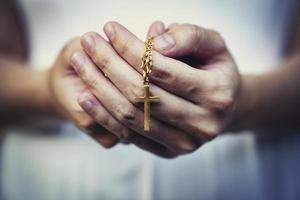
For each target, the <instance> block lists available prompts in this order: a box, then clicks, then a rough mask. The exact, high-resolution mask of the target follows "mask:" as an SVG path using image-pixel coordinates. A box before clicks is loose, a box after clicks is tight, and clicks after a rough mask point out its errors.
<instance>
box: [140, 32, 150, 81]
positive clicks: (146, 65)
mask: <svg viewBox="0 0 300 200" xmlns="http://www.w3.org/2000/svg"><path fill="white" fill-rule="evenodd" d="M152 49H153V37H150V38H148V39H147V40H146V42H145V52H144V55H143V58H142V65H141V68H142V69H143V79H144V85H148V84H149V74H150V73H151V70H152Z"/></svg>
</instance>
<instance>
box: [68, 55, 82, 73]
mask: <svg viewBox="0 0 300 200" xmlns="http://www.w3.org/2000/svg"><path fill="white" fill-rule="evenodd" d="M84 59H85V57H84V56H83V54H82V53H81V52H76V53H74V54H73V55H72V57H71V64H72V66H73V67H74V68H75V71H78V69H79V68H81V67H83V66H84V62H85V61H84Z"/></svg>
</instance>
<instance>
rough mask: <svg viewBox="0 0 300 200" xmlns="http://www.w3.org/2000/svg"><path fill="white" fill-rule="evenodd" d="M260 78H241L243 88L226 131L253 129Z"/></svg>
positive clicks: (247, 76) (248, 76) (256, 76)
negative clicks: (252, 117)
mask: <svg viewBox="0 0 300 200" xmlns="http://www.w3.org/2000/svg"><path fill="white" fill-rule="evenodd" d="M260 79H261V78H260V76H258V75H244V76H242V77H241V86H240V90H239V92H238V94H237V95H236V103H235V105H234V108H233V110H232V113H231V117H230V118H231V119H230V121H229V123H228V126H227V127H226V129H225V130H226V131H240V130H242V129H246V128H250V127H252V124H251V123H252V120H251V116H252V112H253V110H255V106H256V104H257V95H256V94H259V93H260V92H259V91H258V89H259V87H257V86H259V85H260Z"/></svg>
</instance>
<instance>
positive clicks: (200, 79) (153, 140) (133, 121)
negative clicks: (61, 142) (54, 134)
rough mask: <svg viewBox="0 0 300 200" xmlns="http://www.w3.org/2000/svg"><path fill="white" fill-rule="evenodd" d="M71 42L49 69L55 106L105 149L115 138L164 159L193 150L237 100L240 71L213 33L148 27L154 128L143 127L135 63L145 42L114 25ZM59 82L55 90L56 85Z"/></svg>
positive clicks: (220, 126) (222, 125) (217, 129)
mask: <svg viewBox="0 0 300 200" xmlns="http://www.w3.org/2000/svg"><path fill="white" fill-rule="evenodd" d="M104 32H105V34H106V36H107V38H108V41H107V40H106V39H104V38H103V37H102V36H101V35H99V34H98V33H95V32H89V33H86V34H85V35H83V36H82V37H81V38H80V39H75V40H73V41H71V42H70V43H69V44H68V45H67V46H66V48H64V50H63V51H62V53H61V56H59V58H58V60H57V62H56V63H55V65H54V67H53V68H52V69H51V71H52V72H51V76H50V78H52V79H55V80H54V81H51V82H52V85H51V88H52V91H53V95H54V96H55V97H56V104H58V105H59V107H60V108H62V109H61V110H62V111H63V113H64V114H65V115H66V116H68V117H69V118H71V119H72V120H73V121H74V122H75V124H76V125H77V126H78V127H79V128H81V129H83V130H84V131H86V132H87V133H89V134H91V136H92V137H94V138H95V139H96V140H97V141H99V142H100V143H101V144H103V145H104V146H106V147H109V146H112V145H114V144H116V143H117V142H118V141H119V140H122V141H126V142H128V143H133V144H135V145H137V146H138V147H140V148H142V149H144V150H147V151H150V152H152V153H154V154H157V155H159V156H163V157H176V156H178V155H182V154H186V153H191V152H193V151H195V150H196V149H198V148H199V147H200V146H201V145H203V144H204V143H205V142H206V141H209V140H211V139H213V138H214V137H216V136H217V135H218V134H220V133H221V132H222V131H223V130H224V129H226V126H227V124H228V123H229V122H230V120H231V116H232V115H233V113H234V108H235V105H236V103H237V99H238V95H239V88H240V82H241V81H240V75H239V72H238V70H237V67H236V64H235V62H234V60H233V58H232V56H231V54H230V53H229V51H228V50H227V48H226V45H225V42H224V40H223V39H222V37H221V36H220V34H218V33H217V32H215V31H212V30H207V29H204V28H201V27H198V26H196V25H191V24H172V25H170V26H169V27H168V28H165V27H164V26H163V24H162V23H161V22H155V23H153V24H152V25H151V27H150V29H149V32H148V35H151V36H154V51H153V69H152V73H151V74H150V81H151V93H152V94H153V95H157V96H160V99H161V102H160V103H158V104H153V105H151V130H150V132H149V133H145V132H144V130H143V106H142V105H139V104H137V103H135V101H134V100H135V98H136V97H138V96H143V78H142V70H141V68H140V65H141V58H142V55H143V51H144V42H143V41H141V40H140V39H138V38H137V37H136V36H135V35H134V34H132V33H131V32H129V31H128V30H127V29H126V28H125V27H123V26H122V25H120V24H118V23H117V22H109V23H107V24H106V25H105V26H104ZM58 87H59V88H60V89H58Z"/></svg>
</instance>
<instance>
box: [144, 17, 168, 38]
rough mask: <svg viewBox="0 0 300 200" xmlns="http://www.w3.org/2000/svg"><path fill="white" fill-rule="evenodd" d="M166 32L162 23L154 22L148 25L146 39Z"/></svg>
mask: <svg viewBox="0 0 300 200" xmlns="http://www.w3.org/2000/svg"><path fill="white" fill-rule="evenodd" d="M164 32H166V28H165V25H164V23H163V22H161V21H155V22H153V23H152V24H151V25H150V28H149V30H148V33H147V37H156V36H159V35H161V34H163V33H164Z"/></svg>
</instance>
